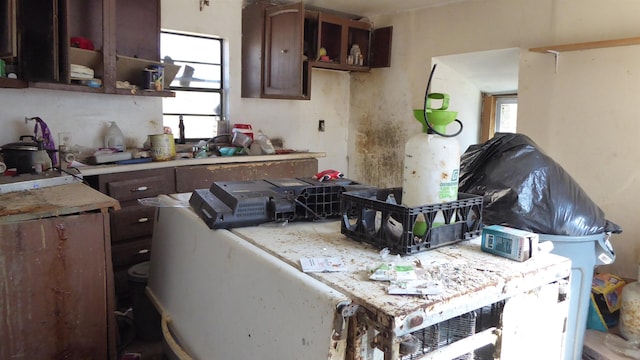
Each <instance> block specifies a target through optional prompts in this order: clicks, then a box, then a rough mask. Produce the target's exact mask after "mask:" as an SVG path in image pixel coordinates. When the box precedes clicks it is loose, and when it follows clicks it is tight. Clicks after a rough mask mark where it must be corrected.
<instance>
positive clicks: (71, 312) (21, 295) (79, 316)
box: [0, 212, 115, 360]
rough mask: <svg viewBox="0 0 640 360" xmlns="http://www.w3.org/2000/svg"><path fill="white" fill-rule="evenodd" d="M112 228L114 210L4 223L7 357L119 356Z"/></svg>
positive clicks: (0, 301) (1, 321)
mask: <svg viewBox="0 0 640 360" xmlns="http://www.w3.org/2000/svg"><path fill="white" fill-rule="evenodd" d="M108 225H109V220H108V213H107V212H93V213H80V214H75V215H68V216H58V217H50V218H44V219H37V220H27V221H19V222H14V223H7V224H0V359H14V360H15V359H25V360H27V359H29V360H30V359H93V360H96V359H97V360H99V359H110V358H111V359H115V354H110V352H113V351H110V349H115V346H112V345H110V344H109V342H110V340H109V339H110V338H111V339H112V340H111V341H113V333H112V334H109V332H110V330H109V326H110V322H111V321H113V320H112V319H111V318H109V316H110V314H111V311H109V303H108V299H109V289H108V285H107V284H108V282H109V281H108V280H107V276H108V275H107V274H108V272H109V271H110V270H111V265H110V264H107V261H108V260H110V259H109V257H110V256H109V255H110V252H109V248H108V247H109V234H108ZM111 325H112V324H111Z"/></svg>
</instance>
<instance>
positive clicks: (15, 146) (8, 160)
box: [0, 135, 38, 174]
mask: <svg viewBox="0 0 640 360" xmlns="http://www.w3.org/2000/svg"><path fill="white" fill-rule="evenodd" d="M25 138H31V139H32V140H33V142H29V141H22V140H23V139H25ZM35 140H36V138H35V137H34V136H31V135H23V136H20V141H18V142H14V143H10V144H6V145H2V147H1V148H0V150H1V151H2V157H3V159H4V163H5V165H7V169H12V168H15V169H16V170H17V172H18V174H28V173H30V172H31V170H32V168H33V154H35V152H36V151H38V144H37V143H36V142H35Z"/></svg>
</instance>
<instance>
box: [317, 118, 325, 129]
mask: <svg viewBox="0 0 640 360" xmlns="http://www.w3.org/2000/svg"><path fill="white" fill-rule="evenodd" d="M318 131H321V132H323V131H324V120H318Z"/></svg>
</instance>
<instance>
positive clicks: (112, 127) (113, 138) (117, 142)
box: [104, 121, 125, 151]
mask: <svg viewBox="0 0 640 360" xmlns="http://www.w3.org/2000/svg"><path fill="white" fill-rule="evenodd" d="M104 147H106V148H113V149H116V150H118V151H124V150H125V145H124V134H123V133H122V130H120V128H119V127H118V125H117V124H116V122H115V121H109V128H108V129H107V133H106V135H105V136H104Z"/></svg>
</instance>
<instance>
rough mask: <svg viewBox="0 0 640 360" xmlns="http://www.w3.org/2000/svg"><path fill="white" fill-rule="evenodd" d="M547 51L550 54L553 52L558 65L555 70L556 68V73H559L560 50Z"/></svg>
mask: <svg viewBox="0 0 640 360" xmlns="http://www.w3.org/2000/svg"><path fill="white" fill-rule="evenodd" d="M547 52H548V53H549V54H553V57H554V58H555V60H556V65H555V66H556V67H555V70H554V74H557V73H558V62H559V61H560V51H555V50H547Z"/></svg>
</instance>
